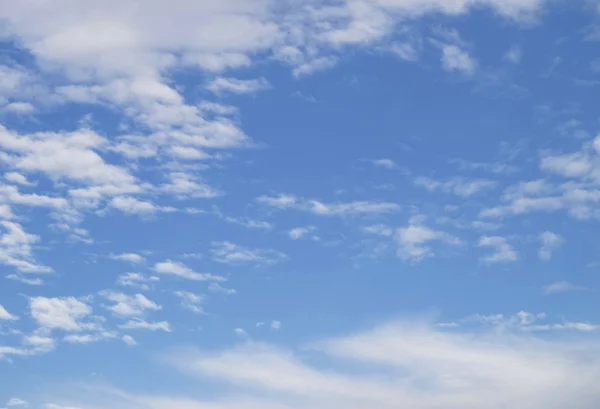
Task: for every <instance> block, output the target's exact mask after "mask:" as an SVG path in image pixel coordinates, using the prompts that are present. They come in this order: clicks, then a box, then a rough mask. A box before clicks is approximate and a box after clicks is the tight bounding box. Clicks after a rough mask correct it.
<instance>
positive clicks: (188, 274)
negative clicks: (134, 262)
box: [154, 260, 225, 281]
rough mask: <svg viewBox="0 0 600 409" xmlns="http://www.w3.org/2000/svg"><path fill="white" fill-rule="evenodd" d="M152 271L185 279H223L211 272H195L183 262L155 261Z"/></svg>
mask: <svg viewBox="0 0 600 409" xmlns="http://www.w3.org/2000/svg"><path fill="white" fill-rule="evenodd" d="M154 271H155V272H157V273H158V274H167V275H173V276H177V277H180V278H184V279H186V280H194V281H225V279H224V278H223V277H219V276H214V275H211V274H205V273H197V272H195V271H193V270H192V269H191V268H189V267H187V266H186V265H185V264H183V263H180V262H176V261H171V260H166V261H163V262H161V263H156V264H155V265H154Z"/></svg>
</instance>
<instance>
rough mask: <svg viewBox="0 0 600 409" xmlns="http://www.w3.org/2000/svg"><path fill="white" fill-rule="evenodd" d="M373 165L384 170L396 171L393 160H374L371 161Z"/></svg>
mask: <svg viewBox="0 0 600 409" xmlns="http://www.w3.org/2000/svg"><path fill="white" fill-rule="evenodd" d="M373 165H375V166H377V167H380V168H385V169H396V167H397V165H396V163H395V162H394V161H393V160H391V159H387V158H382V159H375V160H373Z"/></svg>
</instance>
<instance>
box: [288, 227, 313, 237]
mask: <svg viewBox="0 0 600 409" xmlns="http://www.w3.org/2000/svg"><path fill="white" fill-rule="evenodd" d="M314 230H315V227H314V226H307V227H295V228H293V229H290V230H289V231H288V236H289V237H290V239H292V240H300V239H301V238H302V237H306V235H308V234H310V233H311V232H313V231H314Z"/></svg>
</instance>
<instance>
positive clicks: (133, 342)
mask: <svg viewBox="0 0 600 409" xmlns="http://www.w3.org/2000/svg"><path fill="white" fill-rule="evenodd" d="M121 340H122V341H123V342H124V343H125V344H126V345H127V346H130V347H132V346H136V345H137V344H138V343H137V341H136V340H135V339H134V338H133V337H132V336H131V335H123V338H121Z"/></svg>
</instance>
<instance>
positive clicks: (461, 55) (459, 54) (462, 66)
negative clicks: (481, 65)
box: [442, 44, 477, 75]
mask: <svg viewBox="0 0 600 409" xmlns="http://www.w3.org/2000/svg"><path fill="white" fill-rule="evenodd" d="M442 66H443V67H444V69H445V70H446V71H459V72H462V73H463V74H467V75H472V74H473V73H474V72H475V69H476V68H477V62H476V61H475V60H474V59H473V57H471V56H470V55H469V53H468V52H467V51H465V50H463V49H462V48H460V47H459V46H458V45H454V44H445V45H443V46H442Z"/></svg>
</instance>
